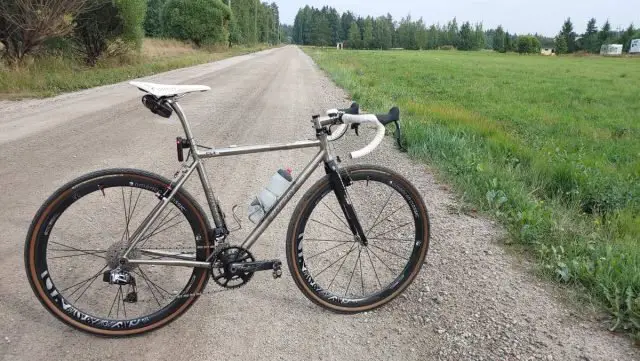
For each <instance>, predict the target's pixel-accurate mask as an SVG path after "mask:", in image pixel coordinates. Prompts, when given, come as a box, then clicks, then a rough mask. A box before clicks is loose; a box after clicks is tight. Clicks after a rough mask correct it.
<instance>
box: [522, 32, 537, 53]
mask: <svg viewBox="0 0 640 361" xmlns="http://www.w3.org/2000/svg"><path fill="white" fill-rule="evenodd" d="M518 53H520V54H540V40H538V38H536V37H535V36H530V35H526V36H520V37H518Z"/></svg>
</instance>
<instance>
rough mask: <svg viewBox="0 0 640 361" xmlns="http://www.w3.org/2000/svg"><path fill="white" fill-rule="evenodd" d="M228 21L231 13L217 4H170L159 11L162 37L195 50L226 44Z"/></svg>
mask: <svg viewBox="0 0 640 361" xmlns="http://www.w3.org/2000/svg"><path fill="white" fill-rule="evenodd" d="M122 1H127V0H122ZM230 20H231V11H230V10H229V7H228V6H227V5H225V4H223V3H222V2H221V1H220V0H169V1H167V3H166V4H165V7H164V9H163V11H162V23H163V25H164V32H165V34H167V35H169V36H171V37H174V38H177V39H182V40H191V41H193V43H194V44H196V46H202V45H208V44H227V43H228V41H229V22H230Z"/></svg>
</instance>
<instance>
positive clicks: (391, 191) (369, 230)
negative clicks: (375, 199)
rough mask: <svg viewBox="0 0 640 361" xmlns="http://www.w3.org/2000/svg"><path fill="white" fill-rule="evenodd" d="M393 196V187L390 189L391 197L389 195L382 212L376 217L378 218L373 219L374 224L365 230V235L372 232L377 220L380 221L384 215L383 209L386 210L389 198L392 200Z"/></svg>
mask: <svg viewBox="0 0 640 361" xmlns="http://www.w3.org/2000/svg"><path fill="white" fill-rule="evenodd" d="M391 196H393V188H391V190H390V191H389V197H387V201H386V202H384V206H382V209H381V210H380V212H378V216H377V217H376V219H375V220H374V221H373V225H372V226H371V227H370V228H369V229H368V230H367V231H366V232H365V236H367V235H369V232H371V230H372V229H373V227H375V226H376V224H377V223H376V222H378V219H379V218H380V216H381V215H382V211H384V209H385V208H387V204H389V200H391Z"/></svg>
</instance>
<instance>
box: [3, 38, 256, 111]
mask: <svg viewBox="0 0 640 361" xmlns="http://www.w3.org/2000/svg"><path fill="white" fill-rule="evenodd" d="M266 48H267V46H264V45H258V46H253V47H233V48H231V49H227V48H220V49H197V48H195V47H193V46H191V45H190V44H185V43H182V42H180V41H176V40H163V39H145V40H144V42H143V45H142V51H141V53H139V54H123V55H120V56H115V57H110V58H106V59H104V60H102V61H100V62H99V63H98V64H97V65H96V66H95V67H87V66H86V65H85V64H83V63H82V61H80V60H78V59H74V58H73V57H70V56H68V55H62V54H60V55H52V54H48V55H46V56H41V57H36V58H34V59H32V60H31V61H30V62H28V63H26V64H23V65H21V66H18V67H11V68H9V67H7V66H6V65H3V64H2V63H1V62H0V99H2V98H8V99H19V98H27V97H47V96H52V95H56V94H59V93H63V92H69V91H75V90H81V89H86V88H91V87H95V86H100V85H107V84H113V83H116V82H119V81H123V80H127V79H132V78H138V77H141V76H147V75H151V74H155V73H160V72H164V71H168V70H172V69H177V68H182V67H186V66H191V65H196V64H202V63H206V62H211V61H216V60H220V59H223V58H227V57H231V56H236V55H241V54H246V53H250V52H254V51H259V50H263V49H266Z"/></svg>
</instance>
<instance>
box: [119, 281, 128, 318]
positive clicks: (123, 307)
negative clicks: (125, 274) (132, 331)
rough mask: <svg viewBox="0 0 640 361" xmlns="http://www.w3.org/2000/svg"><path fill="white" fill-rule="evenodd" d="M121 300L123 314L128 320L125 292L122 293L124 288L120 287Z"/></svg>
mask: <svg viewBox="0 0 640 361" xmlns="http://www.w3.org/2000/svg"><path fill="white" fill-rule="evenodd" d="M120 300H121V301H122V312H123V313H124V318H125V319H126V318H127V306H126V305H125V304H124V292H122V286H120Z"/></svg>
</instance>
